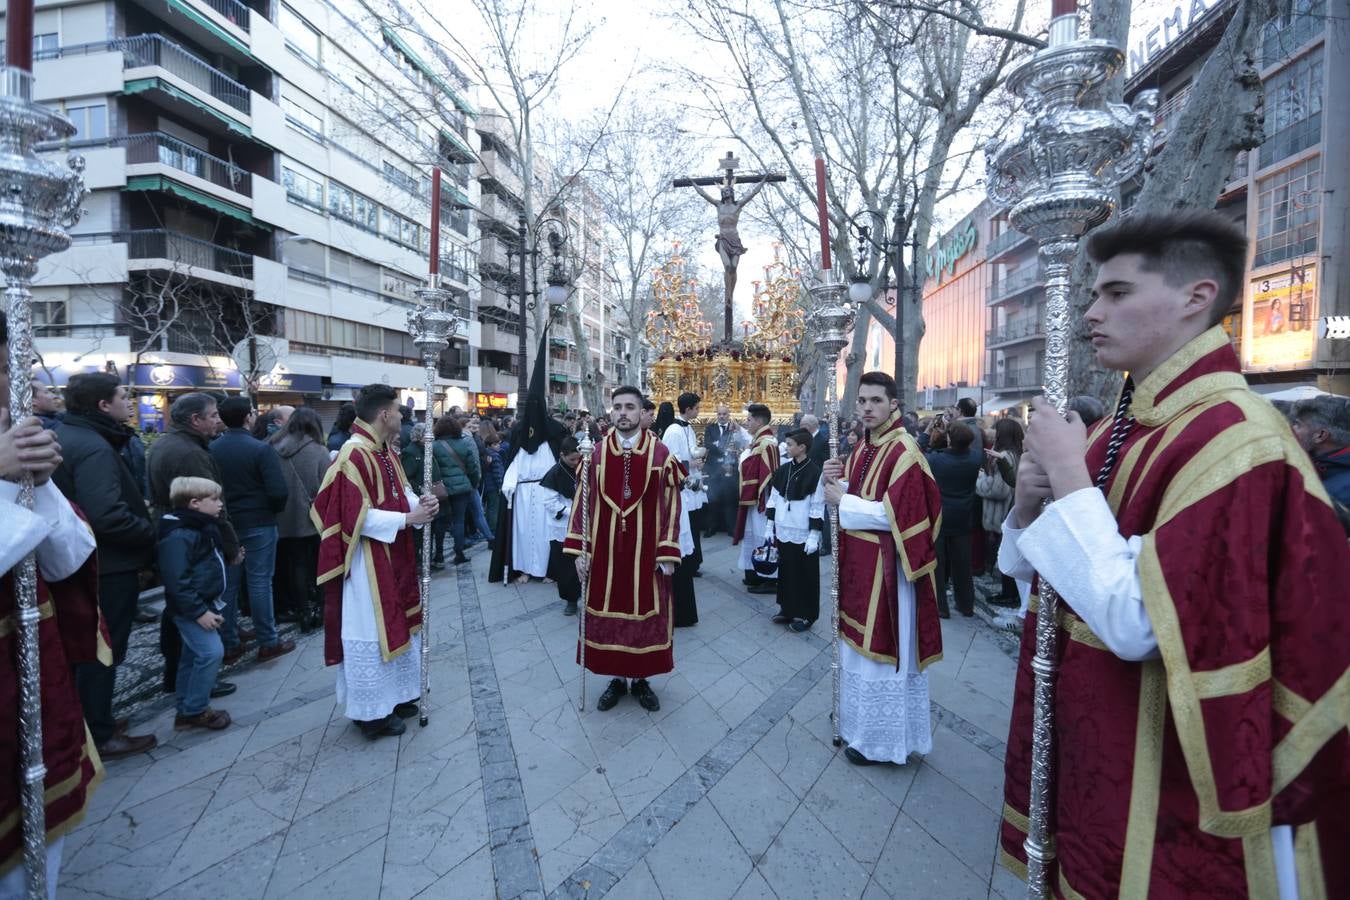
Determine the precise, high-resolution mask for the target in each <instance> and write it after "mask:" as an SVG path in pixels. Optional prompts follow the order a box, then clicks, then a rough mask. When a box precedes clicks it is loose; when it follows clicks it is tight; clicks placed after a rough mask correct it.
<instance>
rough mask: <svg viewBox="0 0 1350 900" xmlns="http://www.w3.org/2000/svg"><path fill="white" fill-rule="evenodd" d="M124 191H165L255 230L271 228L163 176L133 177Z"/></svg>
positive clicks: (226, 203)
mask: <svg viewBox="0 0 1350 900" xmlns="http://www.w3.org/2000/svg"><path fill="white" fill-rule="evenodd" d="M126 190H128V191H167V192H168V193H170V194H174V195H175V196H178V197H182V198H183V199H184V200H189V201H191V202H193V203H196V204H197V205H199V206H204V207H206V208H207V209H210V210H214V211H215V212H218V213H221V214H223V215H227V216H230V217H231V218H234V219H238V220H239V221H241V222H245V223H247V224H249V225H252V226H253V227H255V228H261V229H263V230H264V231H271V230H272V226H271V225H268V224H267V223H266V222H261V221H259V220H258V219H255V218H254V217H253V214H252V213H250V212H249V211H248V210H246V209H244V208H243V207H242V206H238V205H236V204H234V203H230V202H229V201H227V200H221V199H220V198H218V197H212V196H211V195H210V194H206V193H203V192H201V191H199V190H197V189H196V188H191V187H188V186H187V185H185V184H179V183H178V182H176V181H174V180H173V179H171V178H166V177H165V176H163V175H135V176H133V177H131V178H128V179H127V186H126Z"/></svg>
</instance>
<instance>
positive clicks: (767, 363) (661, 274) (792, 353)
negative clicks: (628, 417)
mask: <svg viewBox="0 0 1350 900" xmlns="http://www.w3.org/2000/svg"><path fill="white" fill-rule="evenodd" d="M781 250H782V247H781V245H779V244H777V243H775V244H774V246H773V262H772V263H771V264H769V265H767V266H765V267H764V280H763V281H755V282H753V285H754V300H753V309H754V318H753V319H749V320H746V321H744V322H742V323H741V328H742V339H741V340H732V341H725V340H724V341H720V342H714V341H713V340H712V325H711V324H709V323H708V322H707V321H706V320H705V319H704V318H703V314H702V313H701V312H700V311H699V306H698V295H697V288H698V279H696V278H693V277H691V276H690V275H689V274H688V273H686V272H685V257H684V256H683V255H682V254H681V253H680V245H679V242H676V243H675V245H674V251H673V253H672V255H671V257H670V259H668V260H667V261H666V263H665V265H663V266H661V267H660V268H658V269H655V270H653V273H652V300H653V306H652V309H651V310H650V311H649V312H648V313H647V326H646V336H647V343H648V344H649V345H650V346H651V347H652V348H653V350H654V351H655V352H656V359H655V360H654V361H653V362H652V364H651V366H650V368H649V369H648V379H647V383H648V385H650V394H651V399H652V400H653V401H654V402H656V403H658V404H659V403H661V402H662V401H665V400H669V401H670V402H671V403H672V404H673V403H675V400H676V398H677V397H679V396H680V394H682V393H684V392H685V391H693V392H694V393H695V394H698V395H699V397H700V398H701V399H702V405H701V410H700V416H699V418H698V420H697V421H699V422H704V421H711V420H712V419H713V418H714V417H715V416H716V412H717V407H718V405H720V404H722V403H725V404H726V405H727V406H729V407H730V408H731V412H732V415H733V416H738V415H739V413H740V411H741V410H743V409H744V408H745V407H746V406H747V405H748V404H751V403H763V404H765V405H767V406H768V407H769V410H770V411H771V412H772V413H773V423H774V424H780V423H783V422H790V421H791V420H792V417H793V415H794V414H795V413H797V412H799V411H800V409H801V402H800V400H799V399H798V393H797V391H798V366H797V361H796V356H797V350H798V347H799V345H800V344H801V341H802V338H803V337H804V336H805V334H806V314H805V312H804V311H803V310H802V297H801V294H802V287H801V273H800V272H797V271H793V270H791V269H789V268H788V266H787V264H786V263H784V262H783V261H782V259H780V253H781Z"/></svg>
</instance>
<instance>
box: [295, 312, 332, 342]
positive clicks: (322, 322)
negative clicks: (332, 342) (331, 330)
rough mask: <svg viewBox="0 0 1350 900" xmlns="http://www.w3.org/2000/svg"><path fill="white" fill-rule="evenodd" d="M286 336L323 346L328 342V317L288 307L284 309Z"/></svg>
mask: <svg viewBox="0 0 1350 900" xmlns="http://www.w3.org/2000/svg"><path fill="white" fill-rule="evenodd" d="M286 337H287V338H289V339H290V340H293V341H298V342H299V343H302V344H316V345H319V346H324V345H326V344H328V343H329V340H328V317H327V316H320V315H316V314H315V313H311V312H303V311H301V310H298V309H288V310H286Z"/></svg>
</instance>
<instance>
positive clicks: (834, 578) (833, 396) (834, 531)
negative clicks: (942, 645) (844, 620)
mask: <svg viewBox="0 0 1350 900" xmlns="http://www.w3.org/2000/svg"><path fill="white" fill-rule="evenodd" d="M838 360H839V357H838V354H836V355H835V357H834V360H832V362H831V365H830V377H829V379H828V380H827V383H826V388H825V427H826V428H827V429H828V430H829V434H830V459H834V458H835V457H837V456H838V455H839V429H838V421H839V416H838V415H837V414H836V413H835V407H836V406H838V405H839V398H838V393H839V389H838V387H837V386H836V385H835V379H834V364H835V363H837V362H838ZM829 516H830V547H831V548H832V550H831V553H832V555H831V556H830V642H831V643H832V644H833V645H834V656H833V657H831V659H830V686H831V692H830V725H831V728H832V732H833V734H832V737H833V740H834V745H835V746H836V747H838V746H840V745H841V744H843V743H844V739H843V737H842V736H841V735H840V734H839V507H837V506H831V507H830V508H829Z"/></svg>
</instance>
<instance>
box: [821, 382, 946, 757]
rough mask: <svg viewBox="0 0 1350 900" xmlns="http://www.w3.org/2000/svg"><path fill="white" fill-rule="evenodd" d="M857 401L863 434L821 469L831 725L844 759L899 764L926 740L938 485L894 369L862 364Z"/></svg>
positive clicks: (934, 627) (935, 629)
mask: <svg viewBox="0 0 1350 900" xmlns="http://www.w3.org/2000/svg"><path fill="white" fill-rule="evenodd" d="M857 402H858V415H859V418H860V419H861V420H862V424H863V427H864V428H865V429H866V431H865V432H864V434H863V438H862V440H860V441H859V442H858V444H857V446H855V447H854V448H853V451H852V452H851V453H850V454H849V457H848V461H847V463H846V464H845V463H841V461H840V460H838V459H832V460H829V461H828V462H826V463H825V470H824V475H823V477H824V479H825V502H826V503H828V504H829V505H831V506H837V507H839V641H840V647H839V668H840V678H839V735H840V737H842V738H843V739H844V741H845V742H846V743H847V744H848V747H847V748H846V749H845V750H844V756H845V758H847V759H848V761H849V762H851V763H853V764H854V765H859V766H864V765H872V764H874V763H894V764H896V765H904V764H905V763H906V762H907V761H908V759H909V755H910V754H911V753H928V752H929V751H930V750H932V749H933V733H932V727H931V725H930V722H931V719H930V718H929V704H928V674H927V673H926V672H925V671H924V670H925V669H926V668H927V667H928V666H929V665H930V664H931V663H934V662H936V661H937V660H939V659H941V658H942V631H941V625H940V624H939V622H938V605H937V593H936V590H935V579H934V577H933V572H934V570H935V569H936V568H937V539H938V530H939V529H940V528H941V527H942V492H941V491H940V490H938V486H937V482H936V481H934V480H933V473H932V472H931V471H929V468H928V461H927V460H926V459H925V458H924V455H923V451H922V450H920V449H919V445H918V444H917V443H915V441H914V439H913V438H912V437H910V435H909V432H908V431H907V430H906V429H905V425H904V422H903V421H902V420H901V415H900V408H899V406H900V404H899V400H898V391H897V390H896V384H895V379H894V378H892V377H891V376H889V375H887V374H886V373H885V372H864V373H863V374H862V377H861V378H859V379H858V401H857ZM841 478H842V479H843V480H842V481H841V480H840V479H841Z"/></svg>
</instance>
